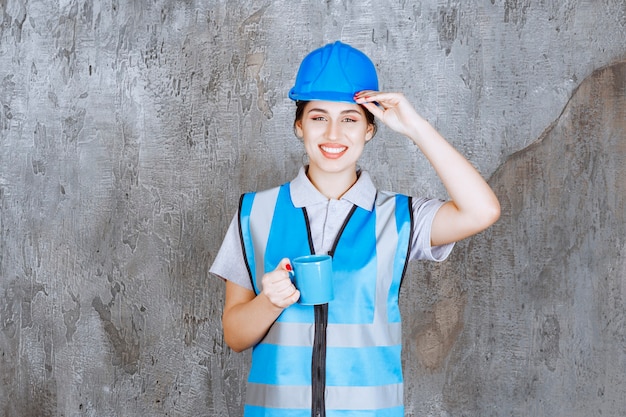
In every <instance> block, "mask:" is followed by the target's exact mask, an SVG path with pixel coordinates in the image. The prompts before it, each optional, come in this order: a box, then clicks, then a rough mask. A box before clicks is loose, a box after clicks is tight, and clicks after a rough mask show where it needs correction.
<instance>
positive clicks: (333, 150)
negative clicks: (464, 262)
mask: <svg viewBox="0 0 626 417" xmlns="http://www.w3.org/2000/svg"><path fill="white" fill-rule="evenodd" d="M320 148H322V150H323V151H324V152H328V153H341V152H343V151H345V150H346V147H345V146H344V147H342V148H329V147H328V146H320Z"/></svg>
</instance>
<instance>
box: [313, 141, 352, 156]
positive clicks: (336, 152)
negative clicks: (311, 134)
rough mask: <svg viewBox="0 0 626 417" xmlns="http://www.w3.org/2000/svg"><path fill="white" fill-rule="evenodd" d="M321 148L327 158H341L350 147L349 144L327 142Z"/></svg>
mask: <svg viewBox="0 0 626 417" xmlns="http://www.w3.org/2000/svg"><path fill="white" fill-rule="evenodd" d="M320 149H321V150H322V153H323V154H324V156H325V157H326V158H339V157H340V156H341V155H343V153H344V152H345V151H346V150H347V149H348V147H347V146H343V145H335V144H331V145H329V144H325V145H320Z"/></svg>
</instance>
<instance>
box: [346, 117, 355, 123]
mask: <svg viewBox="0 0 626 417" xmlns="http://www.w3.org/2000/svg"><path fill="white" fill-rule="evenodd" d="M343 121H344V122H347V123H356V122H358V120H356V119H354V118H352V117H346V118H345V119H343Z"/></svg>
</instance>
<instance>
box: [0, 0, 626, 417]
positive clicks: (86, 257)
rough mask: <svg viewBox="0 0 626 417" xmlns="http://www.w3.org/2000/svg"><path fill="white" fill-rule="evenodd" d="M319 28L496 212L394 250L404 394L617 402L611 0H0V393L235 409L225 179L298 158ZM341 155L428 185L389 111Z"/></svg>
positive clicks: (623, 365) (619, 261)
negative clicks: (434, 242)
mask: <svg viewBox="0 0 626 417" xmlns="http://www.w3.org/2000/svg"><path fill="white" fill-rule="evenodd" d="M335 39H342V40H344V41H346V42H349V43H352V44H353V45H355V46H357V47H359V48H361V49H363V50H364V51H366V52H367V53H368V54H369V55H370V56H371V57H372V58H373V60H374V61H375V62H377V63H378V69H379V75H380V78H381V83H382V86H383V88H385V89H391V90H402V91H404V92H405V93H406V94H407V95H408V96H409V97H410V99H411V100H412V101H413V103H414V104H415V105H416V107H417V108H418V110H419V111H420V112H421V113H422V114H423V115H424V116H425V117H427V118H428V119H429V120H430V121H431V122H432V123H433V124H434V125H435V126H436V127H437V128H438V129H439V130H440V131H441V132H442V133H443V134H444V135H445V136H446V137H447V138H448V139H449V140H450V141H451V142H452V143H453V144H454V145H455V146H456V147H457V148H458V149H459V150H461V151H462V152H463V153H464V154H465V155H466V156H467V157H468V158H469V159H470V160H471V161H472V162H473V163H474V164H475V165H476V166H477V167H478V168H479V169H480V171H481V172H482V173H483V174H484V175H485V176H486V177H490V178H491V179H490V182H491V184H492V185H493V187H494V189H495V190H496V191H497V193H498V195H499V197H500V198H501V200H502V204H503V209H504V211H503V216H502V219H501V220H500V222H499V223H497V224H496V225H495V226H494V227H493V228H492V229H490V230H489V231H487V232H485V233H483V234H481V235H479V236H477V237H475V238H473V239H470V240H468V241H465V242H462V243H461V244H459V245H458V247H457V249H456V251H455V252H454V255H453V256H452V258H451V259H450V260H449V261H447V262H445V263H443V264H440V265H432V264H415V265H413V266H412V267H411V268H410V270H409V275H408V276H407V279H406V280H405V285H404V286H403V288H402V309H403V314H404V327H405V350H404V352H405V359H406V360H405V368H406V373H405V376H406V401H407V414H408V415H411V416H425V415H427V416H576V417H587V416H592V415H602V416H618V415H622V414H623V410H625V409H626V396H625V395H624V393H625V392H626V336H625V334H626V331H625V324H626V323H625V322H626V307H625V303H626V240H625V238H624V236H626V230H625V229H626V218H625V217H626V203H625V196H626V189H625V183H624V178H626V172H625V169H626V168H625V166H626V133H625V131H626V126H625V122H624V120H626V110H625V107H626V98H625V96H626V86H625V83H626V81H625V80H626V69H625V65H626V64H624V63H623V61H624V60H625V59H626V2H625V1H624V0H586V1H585V0H570V1H557V0H547V1H530V0H489V1H472V2H466V1H464V2H461V1H460V0H457V1H455V0H445V1H435V0H423V1H414V2H412V1H404V0H396V1H391V0H390V1H377V2H373V1H372V2H360V1H351V0H345V1H327V2H322V1H304V2H291V1H264V2H263V1H241V2H237V3H233V2H225V1H206V2H201V1H187V2H178V1H172V0H155V1H150V2H140V1H135V2H123V1H117V0H112V1H106V2H104V1H103V2H99V1H96V2H89V1H62V2H53V1H30V2H26V1H21V2H20V1H12V0H0V216H1V217H0V232H1V235H0V415H3V416H24V417H30V416H144V415H145V416H147V415H173V416H192V415H193V416H225V415H230V416H237V415H239V414H240V413H241V400H242V395H243V389H244V385H243V381H244V380H245V376H246V373H247V364H248V362H247V361H248V358H249V356H248V354H246V353H244V354H234V353H232V352H231V351H230V350H229V349H228V348H227V347H226V346H225V344H224V342H223V339H222V335H221V325H220V315H221V308H222V303H223V284H222V283H221V282H219V281H218V280H216V279H214V278H212V277H209V276H208V274H207V270H208V266H209V265H210V263H211V261H212V259H213V257H214V255H215V253H216V251H217V249H218V247H219V244H220V242H221V238H222V236H223V234H224V233H225V230H226V227H227V224H228V221H229V220H230V217H231V216H232V214H233V212H234V210H235V207H236V203H237V198H238V195H239V194H240V193H241V192H243V191H248V190H253V189H260V188H266V187H269V186H273V185H276V184H278V183H281V182H284V181H287V180H289V179H290V178H291V177H292V176H293V175H294V174H295V173H296V171H297V169H298V166H299V164H300V162H301V159H302V155H303V149H302V148H301V146H300V144H299V143H298V141H297V140H296V139H294V137H293V135H292V133H291V128H290V126H291V122H292V115H293V104H292V103H291V102H290V101H289V100H288V98H287V94H286V93H287V89H288V88H289V87H290V84H291V83H292V81H293V79H294V76H295V72H296V70H297V65H298V63H299V61H300V59H301V58H302V57H303V55H304V54H305V53H306V52H308V51H309V50H310V49H312V48H314V47H318V46H320V45H322V44H323V43H325V42H328V41H332V40H335ZM362 165H363V166H364V167H366V168H367V169H368V170H370V172H371V173H372V174H373V176H374V177H375V180H376V182H377V183H378V184H379V186H380V187H381V188H386V189H393V190H395V191H400V192H407V193H412V194H427V195H431V196H435V197H445V194H444V190H443V188H442V187H441V185H440V184H439V183H438V181H437V179H436V177H435V175H434V173H433V172H432V170H431V169H430V168H429V167H428V165H427V163H426V161H425V160H424V158H422V157H421V155H420V154H419V152H418V151H417V150H416V149H415V148H414V146H412V145H411V144H410V143H408V141H407V140H404V139H402V138H399V137H397V136H396V135H394V134H392V133H391V132H389V131H388V130H386V129H385V128H382V129H381V130H380V131H379V133H378V135H377V138H376V140H375V141H373V143H371V144H370V145H368V147H367V149H366V153H365V155H364V157H363V161H362Z"/></svg>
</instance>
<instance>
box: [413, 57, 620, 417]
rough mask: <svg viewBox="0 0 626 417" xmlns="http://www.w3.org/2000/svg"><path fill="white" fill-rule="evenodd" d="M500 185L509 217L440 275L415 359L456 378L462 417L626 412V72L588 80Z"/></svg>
mask: <svg viewBox="0 0 626 417" xmlns="http://www.w3.org/2000/svg"><path fill="white" fill-rule="evenodd" d="M490 183H491V185H492V187H493V188H494V190H495V191H496V193H497V195H498V197H499V199H500V202H501V204H502V217H501V219H500V221H499V222H498V223H497V224H496V225H494V226H493V227H492V228H491V229H489V230H488V231H486V232H485V233H483V234H482V235H479V236H477V237H476V238H474V239H471V240H469V241H467V242H464V243H461V244H460V245H459V248H457V250H456V251H455V253H454V255H453V258H452V259H451V261H450V262H447V263H444V265H443V266H442V267H440V268H439V269H438V270H435V271H434V274H435V275H440V277H435V278H434V279H432V281H431V282H432V285H436V286H438V288H436V289H435V290H436V291H438V292H439V301H438V302H437V303H436V304H435V306H434V307H433V308H432V311H433V312H434V313H433V314H432V317H431V319H430V323H429V324H426V325H423V326H422V328H420V329H416V328H414V329H413V334H412V336H413V339H412V341H411V342H410V343H411V344H412V346H410V348H411V349H410V350H411V355H415V356H416V357H417V359H419V361H420V363H421V365H422V366H424V367H425V368H427V369H430V370H431V371H435V372H436V371H437V369H439V368H441V367H444V368H445V370H444V372H445V373H446V379H445V380H446V382H445V386H444V387H443V397H442V402H443V404H442V407H443V408H444V409H445V410H446V411H448V412H449V413H450V414H451V415H529V416H530V415H568V416H589V415H621V413H622V412H623V410H624V409H626V399H625V398H624V396H623V393H624V392H626V373H624V369H626V332H625V331H624V330H625V329H626V307H625V306H626V62H620V63H617V64H614V65H612V66H609V67H606V68H602V69H599V70H597V71H595V72H594V73H593V74H592V75H591V76H590V77H588V78H587V79H586V80H585V81H584V82H583V83H582V84H581V85H580V86H579V87H578V89H577V90H576V91H575V92H574V94H573V95H572V98H571V99H570V101H569V102H568V104H567V105H566V107H565V109H564V110H563V113H562V114H561V116H560V117H559V118H558V120H557V121H556V122H555V123H553V124H552V126H550V127H549V128H548V129H547V130H546V131H545V133H544V134H543V135H542V136H541V137H540V138H539V140H537V141H536V142H535V143H533V144H532V145H530V146H529V147H527V148H526V149H523V150H521V151H519V152H517V153H516V154H514V155H512V156H511V157H510V159H509V160H508V161H507V162H506V163H505V164H504V165H503V166H502V167H501V168H500V169H499V170H498V171H497V172H496V173H495V174H494V176H493V177H492V178H491V181H490ZM431 272H432V271H431ZM439 279H440V280H441V281H442V282H445V281H446V280H447V281H448V282H447V283H446V284H444V283H441V282H439V283H437V282H438V281H439ZM450 280H452V281H451V282H450ZM429 284H431V283H430V282H429ZM431 290H432V289H431ZM439 305H440V306H445V307H446V308H444V309H440V308H438V306H439ZM440 310H441V311H440ZM463 321H465V323H463ZM459 329H461V330H459ZM455 339H456V340H455ZM446 360H447V361H448V362H447V363H446V362H445V361H446Z"/></svg>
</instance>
